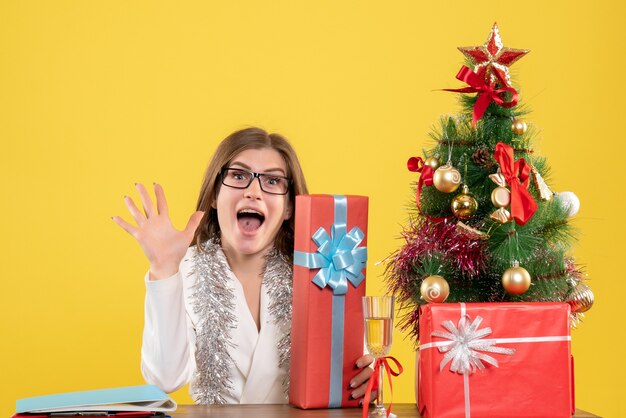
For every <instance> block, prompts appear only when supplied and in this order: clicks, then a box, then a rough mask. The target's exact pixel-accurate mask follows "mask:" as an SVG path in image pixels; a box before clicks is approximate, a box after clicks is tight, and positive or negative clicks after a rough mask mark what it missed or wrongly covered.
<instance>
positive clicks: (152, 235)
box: [112, 183, 204, 280]
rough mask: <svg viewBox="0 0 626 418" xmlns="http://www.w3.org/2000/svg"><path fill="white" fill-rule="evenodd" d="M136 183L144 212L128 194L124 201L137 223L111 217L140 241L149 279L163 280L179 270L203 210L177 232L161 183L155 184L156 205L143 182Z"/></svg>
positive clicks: (193, 215)
mask: <svg viewBox="0 0 626 418" xmlns="http://www.w3.org/2000/svg"><path fill="white" fill-rule="evenodd" d="M135 186H136V187H137V190H138V191H139V197H140V198H141V203H142V204H143V212H141V211H140V210H139V209H138V208H137V206H136V205H135V202H133V200H132V199H131V198H130V197H128V196H124V203H125V204H126V207H127V208H128V211H129V212H130V214H131V216H132V217H133V219H134V220H135V222H136V223H137V226H134V225H132V224H130V223H128V222H126V221H125V220H124V219H122V218H121V217H119V216H113V217H112V219H113V221H115V223H116V224H118V225H119V226H120V227H122V228H123V229H124V230H125V231H126V232H128V233H129V234H130V235H132V236H133V237H134V238H135V239H136V240H137V242H139V245H140V246H141V249H142V250H143V252H144V254H145V255H146V257H147V258H148V261H149V262H150V280H159V279H165V278H167V277H169V276H172V275H174V274H176V272H178V266H179V265H180V262H181V261H182V259H183V257H184V256H185V253H186V252H187V249H188V248H189V245H190V244H191V241H192V240H193V236H194V233H195V231H196V229H197V228H198V225H199V224H200V220H201V219H202V216H203V215H204V212H200V211H198V212H194V213H193V214H192V215H191V217H190V218H189V222H187V226H186V227H185V229H184V230H182V231H179V230H177V229H176V228H174V226H173V225H172V221H171V220H170V217H169V213H168V208H167V201H166V200H165V193H164V192H163V188H162V187H161V185H159V184H156V183H155V184H154V194H155V196H156V208H155V207H154V204H153V202H152V200H151V199H150V196H149V195H148V191H147V190H146V188H145V187H144V186H143V184H141V183H136V184H135Z"/></svg>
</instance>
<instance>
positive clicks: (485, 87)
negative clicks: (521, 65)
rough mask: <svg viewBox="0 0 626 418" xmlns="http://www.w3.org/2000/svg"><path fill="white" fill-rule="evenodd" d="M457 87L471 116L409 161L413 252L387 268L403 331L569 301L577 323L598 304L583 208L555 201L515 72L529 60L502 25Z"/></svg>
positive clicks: (444, 123)
mask: <svg viewBox="0 0 626 418" xmlns="http://www.w3.org/2000/svg"><path fill="white" fill-rule="evenodd" d="M459 50H460V51H461V52H462V53H463V54H464V55H465V57H466V58H467V59H468V65H469V66H473V70H472V69H470V68H469V67H468V66H463V67H462V68H461V70H460V71H459V73H458V74H457V79H459V80H461V81H463V82H465V83H466V84H467V85H468V86H467V87H464V88H460V89H454V90H450V89H446V90H448V91H452V92H456V93H460V96H459V97H460V103H461V106H462V109H463V110H462V113H461V114H459V115H457V116H455V117H449V116H446V117H442V118H441V120H440V121H439V123H438V126H437V127H435V128H434V129H433V131H432V132H431V134H430V136H431V138H432V140H433V141H434V147H433V148H431V149H429V150H425V151H424V155H423V158H422V157H412V158H410V159H409V161H408V168H409V170H411V171H413V172H416V173H418V175H419V180H417V181H416V182H415V184H414V186H415V195H416V201H415V204H414V205H412V208H413V209H412V212H411V214H410V221H409V224H408V225H407V226H406V227H405V228H404V230H403V232H402V238H403V241H404V242H403V245H402V247H401V248H400V249H399V250H398V251H396V252H395V253H394V254H392V255H391V256H390V257H389V258H388V259H387V262H388V264H387V270H386V275H387V281H388V284H389V287H390V289H391V291H392V292H393V293H394V294H395V295H396V297H397V299H398V301H399V302H400V306H401V310H403V314H402V319H401V321H400V324H401V327H402V328H403V329H405V330H409V331H410V333H411V334H412V335H413V336H414V337H417V336H418V331H419V330H418V320H419V306H420V305H422V304H425V303H428V302H443V301H447V302H505V301H507V302H515V301H519V302H522V301H524V302H531V301H551V302H555V301H561V302H568V303H570V304H571V306H572V320H573V321H572V323H573V324H576V323H578V322H579V320H580V317H581V316H582V312H584V311H586V310H588V309H589V308H590V307H591V305H592V303H593V294H592V293H591V290H590V289H589V287H588V286H587V285H586V283H585V281H584V275H583V273H582V271H581V268H580V266H578V265H577V264H575V263H574V261H573V259H572V258H571V256H570V254H569V252H570V249H571V246H572V244H573V242H574V240H575V237H574V231H573V229H572V226H571V222H570V221H571V218H572V217H573V216H574V215H575V214H576V212H577V211H578V207H579V203H578V198H577V197H576V195H575V194H573V193H570V192H564V193H553V192H552V191H551V190H550V188H549V186H548V177H549V167H548V163H547V161H546V159H545V158H543V157H541V156H539V155H537V154H536V153H535V152H534V150H533V143H534V140H535V138H536V136H537V135H536V131H535V130H534V129H533V127H532V126H529V125H528V124H527V122H526V121H525V120H524V119H523V118H524V117H525V115H527V113H528V112H527V111H526V109H525V108H524V107H523V106H522V105H521V104H520V103H519V95H518V92H517V90H516V89H515V88H514V87H513V85H512V82H511V78H510V74H509V67H510V66H511V65H512V64H513V63H514V62H516V61H517V60H518V59H520V58H522V57H523V56H524V55H526V54H527V53H528V52H529V51H527V50H522V49H512V48H506V47H504V46H503V44H502V40H501V38H500V35H499V32H498V27H497V25H496V24H494V26H493V28H492V30H491V32H490V34H489V36H488V38H487V41H486V42H485V44H484V45H482V46H477V47H465V48H459Z"/></svg>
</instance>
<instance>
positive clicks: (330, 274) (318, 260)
mask: <svg viewBox="0 0 626 418" xmlns="http://www.w3.org/2000/svg"><path fill="white" fill-rule="evenodd" d="M334 199H335V222H334V223H333V225H332V226H331V228H330V235H328V232H326V230H325V229H324V228H320V229H318V230H317V231H316V232H315V233H314V234H313V236H312V237H311V239H312V240H313V242H315V244H317V251H316V252H314V253H306V252H303V251H295V252H294V255H293V259H294V261H293V262H294V264H296V265H298V266H303V267H307V268H309V269H320V270H319V271H318V272H317V274H316V275H315V277H313V283H315V284H316V285H318V286H319V287H320V288H322V289H323V288H324V287H326V286H330V288H331V289H333V294H334V295H345V294H346V293H347V292H348V281H350V283H352V284H353V285H354V287H358V286H359V284H361V282H362V281H363V279H365V276H364V275H363V271H362V270H363V269H364V268H365V263H366V261H367V247H359V244H360V243H361V242H362V241H363V239H364V238H365V234H364V233H363V231H362V230H361V228H359V227H358V226H355V227H354V228H352V229H351V230H350V232H348V233H346V230H347V229H348V228H347V217H348V201H347V198H346V197H345V196H334Z"/></svg>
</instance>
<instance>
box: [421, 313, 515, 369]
mask: <svg viewBox="0 0 626 418" xmlns="http://www.w3.org/2000/svg"><path fill="white" fill-rule="evenodd" d="M482 320H483V318H482V317H480V316H477V317H476V319H474V321H473V322H472V323H471V324H470V323H469V316H468V315H462V316H461V319H459V325H458V327H456V326H455V325H454V323H453V322H452V321H444V322H443V323H442V324H441V326H443V327H444V328H445V329H447V330H448V331H449V332H443V331H433V332H432V333H431V334H430V335H432V336H434V337H441V338H445V339H447V340H450V342H449V343H447V344H445V345H441V346H439V347H438V348H439V352H441V353H446V355H445V356H444V357H443V360H441V363H440V364H439V370H443V369H444V367H445V366H446V365H447V364H448V363H449V362H450V361H452V364H451V365H450V371H451V372H453V373H459V374H465V373H474V372H475V371H476V370H482V369H484V368H485V365H484V364H483V361H484V362H486V363H489V364H491V365H493V366H496V367H498V360H496V359H495V358H493V357H491V356H490V355H488V354H485V353H498V354H507V355H512V354H513V353H515V349H513V348H503V347H496V341H495V340H485V339H483V338H484V337H486V336H487V335H489V334H491V328H490V327H487V328H483V329H478V327H479V325H480V323H481V322H482Z"/></svg>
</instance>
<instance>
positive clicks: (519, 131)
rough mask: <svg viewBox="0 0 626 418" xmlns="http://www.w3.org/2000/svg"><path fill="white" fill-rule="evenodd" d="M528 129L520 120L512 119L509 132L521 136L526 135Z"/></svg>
mask: <svg viewBox="0 0 626 418" xmlns="http://www.w3.org/2000/svg"><path fill="white" fill-rule="evenodd" d="M527 129H528V125H526V122H524V121H523V120H521V119H513V124H512V125H511V130H512V131H513V133H514V134H515V135H523V134H525V133H526V130H527Z"/></svg>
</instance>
